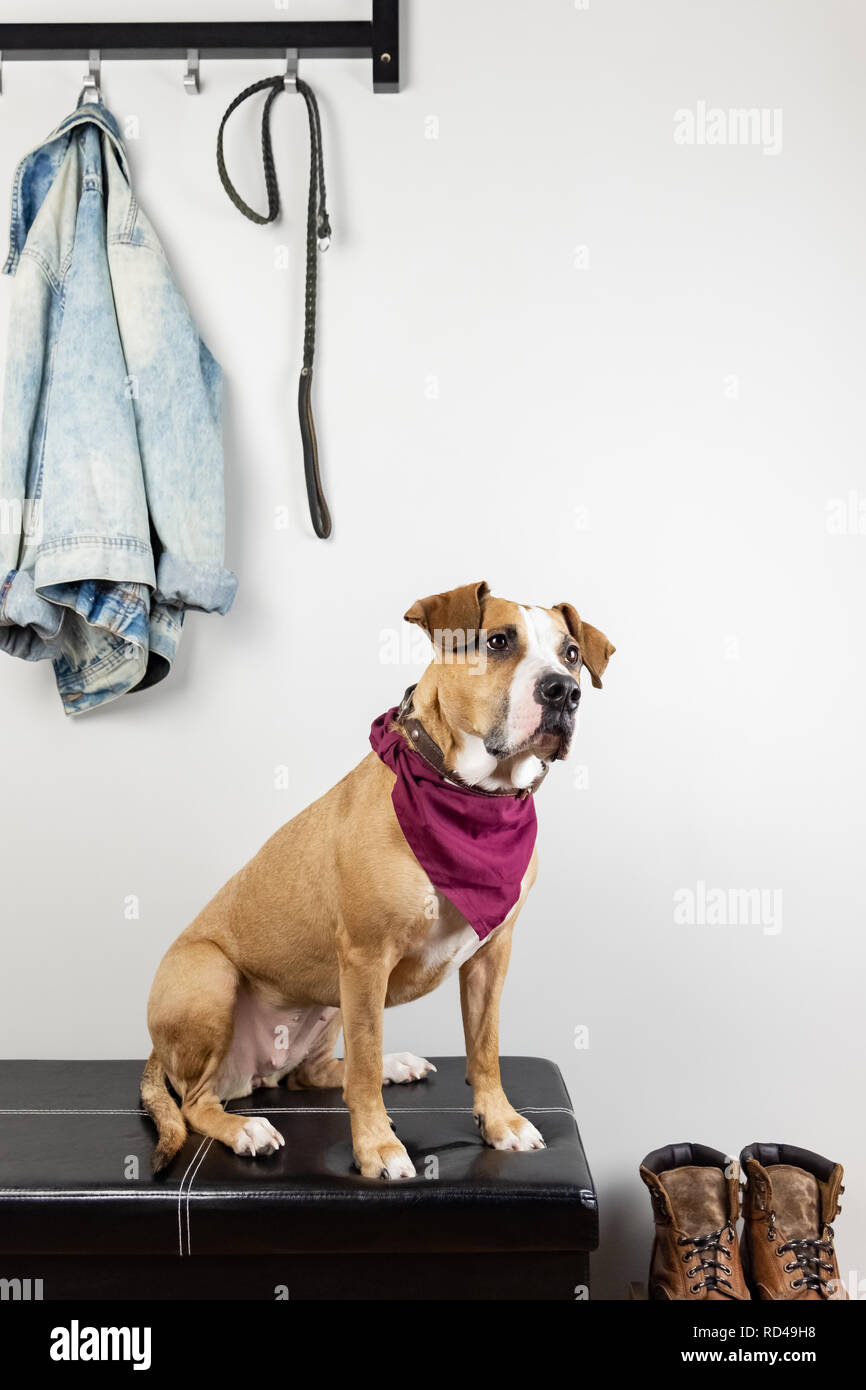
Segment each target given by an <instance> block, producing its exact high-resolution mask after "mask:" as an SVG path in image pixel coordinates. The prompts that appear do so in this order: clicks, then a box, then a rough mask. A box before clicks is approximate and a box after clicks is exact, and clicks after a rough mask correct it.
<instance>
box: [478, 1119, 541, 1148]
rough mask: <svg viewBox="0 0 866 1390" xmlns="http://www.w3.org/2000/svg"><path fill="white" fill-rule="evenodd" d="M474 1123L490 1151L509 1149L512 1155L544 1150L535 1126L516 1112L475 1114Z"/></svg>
mask: <svg viewBox="0 0 866 1390" xmlns="http://www.w3.org/2000/svg"><path fill="white" fill-rule="evenodd" d="M475 1123H476V1124H477V1126H478V1128H479V1129H480V1130H481V1138H482V1139H483V1140H484V1142H485V1144H489V1145H490V1147H491V1149H510V1150H511V1151H512V1152H513V1153H529V1152H530V1151H531V1150H532V1149H543V1148H545V1143H544V1140H543V1139H542V1137H541V1135H540V1134H539V1132H538V1130H537V1129H536V1128H535V1125H533V1124H530V1123H529V1120H527V1119H525V1117H524V1116H523V1115H518V1113H517V1111H516V1110H505V1111H503V1112H502V1113H501V1114H492V1115H491V1114H487V1115H485V1114H481V1113H476V1115H475Z"/></svg>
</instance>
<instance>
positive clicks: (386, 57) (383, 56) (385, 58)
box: [379, 53, 391, 63]
mask: <svg viewBox="0 0 866 1390" xmlns="http://www.w3.org/2000/svg"><path fill="white" fill-rule="evenodd" d="M390 61H391V54H390V53H380V54H379V62H380V63H390Z"/></svg>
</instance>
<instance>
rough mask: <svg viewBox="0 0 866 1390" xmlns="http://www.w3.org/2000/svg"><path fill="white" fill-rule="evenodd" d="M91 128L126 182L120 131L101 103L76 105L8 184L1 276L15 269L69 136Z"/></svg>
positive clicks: (11, 272)
mask: <svg viewBox="0 0 866 1390" xmlns="http://www.w3.org/2000/svg"><path fill="white" fill-rule="evenodd" d="M88 125H92V126H95V127H96V129H97V130H98V131H100V132H101V133H102V134H103V135H106V136H108V138H109V140H110V141H111V143H112V145H113V146H114V149H115V151H116V153H117V157H118V160H119V162H120V167H121V169H122V170H123V175H124V178H125V179H126V181H127V183H129V182H130V177H129V164H128V162H127V158H126V150H125V149H124V147H123V140H122V139H121V135H120V127H119V126H118V124H117V121H116V120H115V119H114V117H113V116H112V114H111V112H110V111H109V110H108V108H107V107H106V106H103V104H102V101H101V100H100V101H79V103H78V106H77V107H76V108H75V110H74V111H72V112H71V113H70V114H69V115H68V116H67V117H66V118H65V119H64V120H62V121H61V122H60V124H59V126H57V128H56V129H55V130H53V131H52V132H51V134H50V135H48V136H46V138H45V139H44V140H43V141H41V142H40V144H38V145H36V146H35V147H34V148H33V149H32V150H30V151H29V152H28V153H27V154H26V155H25V156H24V158H23V159H21V160H20V162H19V164H18V167H17V169H16V170H15V178H14V181H13V184H12V215H11V223H10V228H9V255H8V257H7V259H6V264H5V265H4V266H3V273H4V274H5V275H11V274H13V273H14V271H15V270H16V268H17V265H18V262H19V260H20V259H21V252H22V251H23V250H24V243H25V242H26V240H27V237H28V234H29V232H30V228H31V227H32V226H33V223H34V221H35V219H36V214H37V213H38V211H39V209H40V208H41V206H42V204H43V202H44V201H45V198H46V196H47V194H48V192H49V190H50V188H51V185H52V184H53V183H54V180H55V178H56V177H57V173H58V171H59V169H60V166H61V164H62V163H63V160H64V158H65V157H66V152H67V150H68V149H69V142H70V140H71V138H72V132H73V131H75V130H77V129H78V128H79V127H81V126H88Z"/></svg>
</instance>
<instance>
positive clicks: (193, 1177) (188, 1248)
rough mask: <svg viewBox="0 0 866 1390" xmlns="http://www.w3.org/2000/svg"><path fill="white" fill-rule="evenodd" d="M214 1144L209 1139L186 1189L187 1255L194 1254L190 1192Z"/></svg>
mask: <svg viewBox="0 0 866 1390" xmlns="http://www.w3.org/2000/svg"><path fill="white" fill-rule="evenodd" d="M212 1143H213V1139H208V1141H207V1147H206V1148H205V1151H204V1153H203V1154H202V1156H201V1158H200V1159H199V1161H198V1163H197V1164H196V1165H195V1168H194V1170H193V1173H192V1177H191V1178H190V1180H189V1187H188V1188H187V1189H186V1253H187V1254H188V1255H191V1254H192V1237H191V1235H190V1230H189V1194H190V1192H192V1185H193V1182H194V1181H195V1175H196V1173H197V1172H198V1170H199V1168H200V1167H201V1165H202V1164H203V1163H204V1161H205V1158H206V1157H207V1152H208V1149H209V1148H210V1146H211V1144H212Z"/></svg>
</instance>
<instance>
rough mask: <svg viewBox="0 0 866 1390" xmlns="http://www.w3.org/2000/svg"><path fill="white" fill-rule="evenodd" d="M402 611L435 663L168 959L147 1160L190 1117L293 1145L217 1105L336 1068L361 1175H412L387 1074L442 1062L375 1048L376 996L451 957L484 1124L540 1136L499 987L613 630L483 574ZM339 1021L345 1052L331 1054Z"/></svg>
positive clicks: (520, 1139)
mask: <svg viewBox="0 0 866 1390" xmlns="http://www.w3.org/2000/svg"><path fill="white" fill-rule="evenodd" d="M405 618H406V620H407V621H408V622H410V623H415V624H418V625H419V626H420V627H421V628H422V629H423V630H424V632H425V633H427V635H428V636H429V637H430V639H431V641H432V643H433V660H432V661H431V663H430V665H429V666H428V667H427V669H426V670H425V672H424V674H423V675H422V677H421V679H420V681H419V682H418V684H417V686H416V687H414V688H413V689H412V691H411V692H407V696H406V697H404V700H403V702H402V704H401V706H400V708H399V709H395V710H393V711H390V712H389V714H388V715H387V716H383V717H382V718H381V719H380V720H379V721H377V723H376V724H375V725H374V726H373V730H374V733H373V734H371V742H372V743H373V745H374V750H375V749H376V748H377V743H376V742H375V741H374V735H375V739H376V740H378V744H379V751H378V752H377V751H371V752H369V753H368V754H367V755H366V757H365V758H364V759H363V761H362V762H361V763H360V764H359V765H358V766H357V767H356V768H355V769H354V770H353V771H352V772H350V773H349V774H348V775H347V776H346V777H344V778H343V780H342V781H341V782H338V783H337V785H336V786H335V787H333V788H332V789H331V790H330V791H329V792H327V793H326V794H325V795H324V796H323V797H321V799H320V800H318V801H315V802H313V804H312V805H310V806H308V807H307V808H306V810H304V811H301V813H300V814H299V815H297V816H295V818H294V819H293V820H291V821H289V822H288V824H286V825H284V826H283V827H282V828H281V829H280V830H278V831H277V832H276V834H275V835H273V836H272V838H271V839H270V840H269V841H268V842H267V843H266V844H265V845H264V846H263V848H262V849H261V850H260V851H259V852H258V854H257V855H256V856H255V857H254V858H253V859H252V860H251V861H250V863H248V864H247V865H246V866H245V867H244V868H242V869H241V870H240V871H239V872H238V873H237V874H235V876H234V877H233V878H232V879H230V880H229V882H228V883H227V884H226V885H225V886H224V887H223V888H222V889H221V890H220V891H219V892H218V893H217V895H216V897H214V898H213V899H212V901H211V902H210V903H209V904H208V905H207V907H205V908H204V910H203V911H202V912H201V913H200V914H199V916H198V917H197V918H196V919H195V920H194V921H193V922H192V923H191V924H190V926H188V927H187V929H186V930H185V931H184V932H183V933H182V934H181V935H180V936H179V937H178V939H177V940H176V941H175V942H174V944H173V945H172V946H171V947H170V948H169V950H168V951H167V953H166V955H165V956H164V957H163V960H162V962H161V963H160V965H159V968H158V970H157V973H156V976H155V979H154V982H153V987H152V989H151V993H150V999H149V1003H148V1027H149V1030H150V1035H151V1039H152V1042H153V1051H152V1053H151V1055H150V1058H149V1059H148V1062H147V1064H146V1066H145V1070H144V1075H143V1078H142V1087H141V1096H142V1101H143V1103H144V1106H145V1109H146V1110H147V1112H148V1114H149V1115H150V1116H151V1118H152V1120H153V1121H154V1123H155V1125H156V1128H157V1132H158V1136H159V1138H158V1144H157V1147H156V1151H155V1154H154V1171H155V1172H159V1171H160V1170H161V1169H163V1168H164V1167H165V1166H166V1165H167V1164H168V1163H169V1162H170V1161H171V1159H172V1158H173V1157H174V1156H175V1155H176V1154H177V1152H178V1150H179V1149H180V1148H181V1146H182V1144H183V1142H184V1140H185V1138H186V1135H187V1131H188V1129H192V1130H194V1131H196V1132H197V1133H199V1134H203V1135H207V1136H209V1137H211V1138H213V1139H216V1140H219V1141H220V1142H221V1143H223V1144H226V1145H228V1147H229V1148H231V1149H233V1150H234V1152H235V1153H236V1154H242V1155H249V1156H251V1157H255V1156H258V1155H265V1154H269V1153H274V1152H275V1151H276V1150H277V1149H278V1148H280V1147H281V1146H282V1145H283V1143H284V1139H283V1136H282V1135H281V1134H280V1133H279V1132H278V1131H277V1130H276V1129H275V1128H274V1126H273V1125H272V1124H270V1123H269V1121H268V1120H266V1119H264V1118H262V1117H258V1116H255V1115H253V1116H247V1115H240V1114H235V1113H234V1112H232V1113H227V1112H226V1111H225V1109H224V1102H226V1101H228V1100H234V1099H237V1098H239V1097H242V1096H247V1095H250V1094H251V1093H252V1092H253V1091H254V1090H255V1089H256V1088H257V1087H259V1086H274V1085H276V1084H277V1083H278V1082H279V1081H281V1080H285V1083H286V1085H287V1086H289V1087H290V1088H291V1089H297V1088H304V1087H334V1086H342V1088H343V1097H344V1100H345V1104H346V1106H347V1109H348V1111H349V1117H350V1124H351V1133H352V1149H353V1155H354V1161H355V1164H356V1166H357V1168H358V1169H359V1170H360V1172H361V1174H362V1175H363V1176H364V1177H367V1178H387V1179H402V1178H411V1177H413V1176H414V1175H415V1169H414V1166H413V1164H412V1161H411V1159H410V1158H409V1155H408V1153H407V1152H406V1149H405V1148H404V1146H403V1144H402V1143H401V1142H400V1140H399V1138H398V1137H397V1135H396V1134H395V1133H394V1130H393V1128H392V1125H391V1122H390V1120H389V1118H388V1115H387V1113H386V1110H385V1105H384V1101H383V1097H382V1087H383V1084H387V1083H389V1082H396V1083H401V1082H409V1081H420V1080H423V1078H424V1077H425V1076H427V1075H429V1073H430V1072H431V1071H433V1070H435V1068H433V1067H432V1066H431V1064H430V1063H429V1062H428V1061H426V1060H425V1059H424V1058H422V1057H416V1056H414V1055H413V1054H411V1053H396V1054H391V1055H388V1056H386V1057H384V1058H383V1055H382V1024H383V1011H384V1009H385V1008H388V1007H390V1006H391V1005H394V1004H403V1003H407V1002H408V1001H410V1000H413V999H418V998H420V997H421V996H422V995H424V994H427V993H429V992H430V991H431V990H433V989H435V988H436V986H437V985H439V984H440V983H441V982H442V981H443V980H444V979H445V977H446V976H447V975H449V974H451V973H452V972H454V971H455V970H459V979H460V996H461V1005H462V1012H463V1024H464V1033H465V1042H466V1057H467V1067H466V1080H467V1083H468V1084H469V1085H470V1086H471V1087H472V1089H473V1114H474V1116H475V1121H476V1124H477V1125H478V1127H479V1129H480V1133H481V1137H482V1139H483V1140H484V1142H485V1143H487V1144H489V1145H491V1146H492V1147H493V1148H495V1149H503V1150H517V1151H531V1150H534V1149H540V1148H543V1147H544V1140H543V1138H542V1136H541V1134H540V1133H539V1132H538V1130H537V1129H536V1128H535V1126H534V1125H532V1124H530V1122H529V1121H528V1120H527V1119H525V1118H524V1117H523V1116H522V1115H520V1114H518V1112H517V1111H516V1110H515V1109H514V1108H513V1106H512V1105H510V1103H509V1101H508V1099H507V1098H506V1096H505V1093H504V1091H503V1089H502V1083H501V1080H500V1073H499V1040H498V1029H499V1001H500V996H501V993H502V987H503V984H504V981H505V974H506V970H507V967H508V959H509V954H510V950H511V938H512V931H513V928H514V923H515V921H516V920H517V917H518V914H519V913H520V911H521V909H522V907H523V904H524V903H525V901H526V896H527V894H528V893H529V890H530V889H531V887H532V885H533V883H534V882H535V877H536V871H537V860H536V853H535V847H534V825H535V819H534V817H535V808H534V803H533V800H532V796H533V793H534V791H535V790H536V788H537V787H538V785H540V782H541V779H542V778H543V776H544V774H545V773H546V771H547V768H548V766H549V765H550V764H551V763H552V762H555V761H557V760H560V759H563V758H565V757H566V755H567V754H568V751H569V747H570V745H571V741H572V736H573V733H574V727H575V718H576V714H577V707H578V702H579V700H580V673H581V669H582V668H583V667H586V669H587V670H588V671H589V673H590V677H591V679H592V683H593V685H594V686H601V677H602V674H603V672H604V670H605V667H606V666H607V663H608V660H609V659H610V657H611V655H612V654H613V652H614V650H615V648H614V647H613V646H612V645H611V643H610V642H609V640H608V639H607V637H605V635H604V633H603V632H600V631H599V630H598V629H597V628H595V627H592V626H591V625H590V624H588V623H585V622H583V621H582V619H581V618H580V616H579V614H578V612H577V610H576V609H575V608H574V607H572V605H571V604H568V603H559V604H556V605H555V606H554V607H553V608H537V607H531V606H527V605H522V604H517V603H513V602H511V601H509V600H506V599H502V598H497V597H494V596H493V595H492V594H491V593H490V590H489V588H488V586H487V585H486V584H485V583H477V584H466V585H462V586H461V587H459V588H456V589H452V590H449V591H448V592H447V593H441V594H434V595H432V596H431V597H429V598H425V599H421V600H419V601H418V602H417V603H414V604H413V605H412V607H411V608H410V609H409V611H408V612H407V613H406V614H405ZM401 798H402V800H401ZM407 807H408V809H407ZM440 813H441V815H440ZM437 815H439V816H440V820H441V823H442V825H443V826H445V830H443V833H442V835H441V837H440V836H438V834H437V832H436V829H435V827H436V825H437V824H438V823H439V822H437V819H436V817H437ZM413 816H415V819H413ZM479 818H480V819H479ZM476 823H477V824H478V825H482V824H483V826H484V833H483V835H482V836H481V837H479V836H478V835H477V834H476V833H475V826H476ZM466 824H469V825H470V827H472V835H471V837H470V838H471V839H472V844H473V845H474V846H475V847H476V848H477V849H478V854H479V856H480V857H478V858H477V859H473V860H472V862H469V860H466V862H464V861H463V858H462V856H463V839H461V835H462V834H463V828H464V826H465V825H466ZM419 827H420V828H419ZM431 827H433V828H432V829H431ZM488 835H489V836H490V837H492V838H491V844H492V846H493V849H492V851H491V852H490V853H489V854H487V856H486V858H485V856H484V853H483V848H484V837H485V836H488ZM449 837H450V838H449ZM473 837H474V838H473ZM410 841H411V844H412V846H413V847H411V848H410ZM427 863H432V864H433V865H434V869H433V872H434V873H436V875H437V877H441V879H442V881H441V882H434V881H432V879H431V876H430V873H428V872H427V869H426V868H425V867H424V865H425V864H427ZM440 871H441V873H440ZM509 874H510V875H511V876H510V877H509ZM446 884H447V889H448V891H447V892H446V891H445V887H446ZM449 894H450V896H449ZM455 899H456V900H457V902H458V903H459V904H461V905H462V906H463V907H464V909H465V911H461V910H460V907H459V906H457V905H456V904H455V901H454V900H455ZM500 916H501V919H500ZM470 919H471V920H470ZM341 1027H342V1031H343V1037H344V1050H345V1059H340V1058H338V1057H335V1056H334V1048H335V1045H336V1041H337V1037H338V1034H339V1032H340V1029H341ZM168 1083H170V1085H171V1087H172V1089H173V1091H174V1093H175V1095H176V1096H177V1097H178V1098H179V1100H180V1105H178V1104H177V1103H176V1101H175V1099H174V1097H173V1096H172V1094H171V1092H170V1091H169V1088H168Z"/></svg>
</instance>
